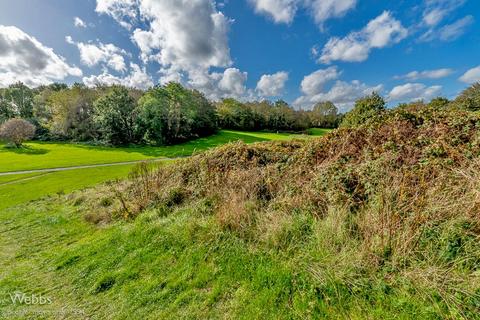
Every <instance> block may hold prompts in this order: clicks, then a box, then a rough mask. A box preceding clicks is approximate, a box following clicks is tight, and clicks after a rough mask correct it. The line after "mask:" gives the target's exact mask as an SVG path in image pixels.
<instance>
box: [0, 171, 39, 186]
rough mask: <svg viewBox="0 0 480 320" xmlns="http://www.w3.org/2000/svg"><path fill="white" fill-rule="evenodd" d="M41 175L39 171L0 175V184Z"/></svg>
mask: <svg viewBox="0 0 480 320" xmlns="http://www.w3.org/2000/svg"><path fill="white" fill-rule="evenodd" d="M39 175H41V173H25V174H14V175H7V176H0V186H1V185H3V184H7V183H9V184H10V183H13V182H15V181H19V180H24V179H30V178H34V177H36V176H39Z"/></svg>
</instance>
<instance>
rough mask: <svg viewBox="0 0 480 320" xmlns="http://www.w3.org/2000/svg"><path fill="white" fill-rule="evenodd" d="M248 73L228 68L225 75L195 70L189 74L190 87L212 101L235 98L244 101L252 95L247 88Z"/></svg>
mask: <svg viewBox="0 0 480 320" xmlns="http://www.w3.org/2000/svg"><path fill="white" fill-rule="evenodd" d="M247 76H248V75H247V73H246V72H241V71H240V70H238V69H236V68H228V69H226V70H225V71H224V72H223V73H220V72H212V73H208V72H206V71H200V70H195V71H192V72H190V73H189V75H188V77H189V80H188V85H189V86H191V87H193V88H195V89H198V90H200V91H201V92H203V93H204V94H205V95H206V96H207V98H209V99H211V100H220V99H222V98H228V97H233V98H237V99H244V98H245V97H246V95H248V94H250V92H249V91H247V88H246V85H245V83H246V81H247Z"/></svg>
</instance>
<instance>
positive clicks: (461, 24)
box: [438, 16, 474, 41]
mask: <svg viewBox="0 0 480 320" xmlns="http://www.w3.org/2000/svg"><path fill="white" fill-rule="evenodd" d="M473 21H474V19H473V16H466V17H464V18H462V19H458V20H457V21H455V22H454V23H452V24H447V25H445V26H443V27H442V28H441V29H440V30H439V32H438V38H439V39H440V40H442V41H452V40H455V39H457V38H459V37H460V36H461V35H463V34H464V33H465V31H466V29H467V27H468V26H470V25H471V24H472V23H473Z"/></svg>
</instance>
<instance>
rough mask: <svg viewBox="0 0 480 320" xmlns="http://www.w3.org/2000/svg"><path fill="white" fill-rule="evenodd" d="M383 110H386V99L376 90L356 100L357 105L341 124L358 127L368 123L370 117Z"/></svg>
mask: <svg viewBox="0 0 480 320" xmlns="http://www.w3.org/2000/svg"><path fill="white" fill-rule="evenodd" d="M383 111H385V100H384V99H383V98H382V97H381V96H380V95H378V94H377V93H376V92H374V93H372V94H371V95H369V96H366V97H364V98H361V99H359V100H357V101H356V102H355V107H354V108H353V110H352V111H350V112H348V113H347V114H346V115H345V118H344V119H343V121H342V124H341V126H342V127H351V128H354V127H358V126H360V125H362V124H364V123H366V122H367V121H368V120H369V119H371V118H374V117H376V116H378V115H379V114H381V113H383Z"/></svg>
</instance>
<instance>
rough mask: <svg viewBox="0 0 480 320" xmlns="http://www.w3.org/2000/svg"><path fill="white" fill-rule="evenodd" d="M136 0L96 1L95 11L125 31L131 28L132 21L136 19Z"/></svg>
mask: <svg viewBox="0 0 480 320" xmlns="http://www.w3.org/2000/svg"><path fill="white" fill-rule="evenodd" d="M137 1H138V0H97V6H96V8H95V11H96V12H97V13H100V14H106V15H109V16H111V17H112V18H113V19H115V20H116V21H117V22H118V23H119V24H120V25H121V26H123V27H124V28H126V29H129V30H130V29H131V28H132V24H131V22H132V21H135V20H136V18H137V12H138V10H137V7H138V4H137Z"/></svg>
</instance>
